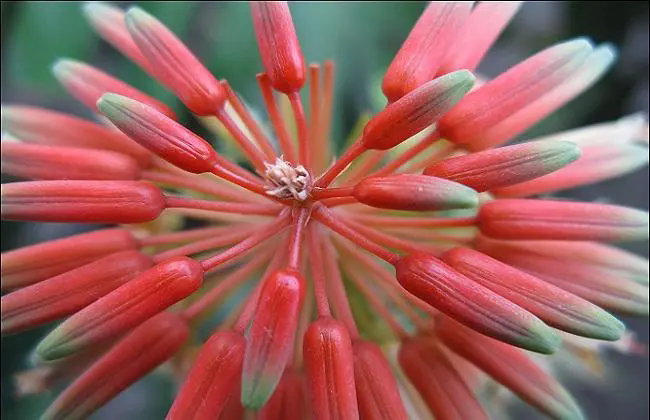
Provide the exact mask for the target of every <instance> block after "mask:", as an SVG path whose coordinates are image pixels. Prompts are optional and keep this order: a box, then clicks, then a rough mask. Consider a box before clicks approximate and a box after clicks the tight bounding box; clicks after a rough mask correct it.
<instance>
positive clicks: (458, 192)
mask: <svg viewBox="0 0 650 420" xmlns="http://www.w3.org/2000/svg"><path fill="white" fill-rule="evenodd" d="M352 195H353V196H354V198H356V199H357V200H358V201H359V202H361V203H363V204H366V205H368V206H372V207H378V208H382V209H391V210H413V211H430V210H449V209H467V208H475V207H477V206H478V194H477V193H476V191H474V190H473V189H471V188H468V187H466V186H464V185H462V184H457V183H456V182H452V181H448V180H446V179H441V178H436V177H432V176H426V175H415V174H402V175H393V176H386V177H371V178H365V179H363V180H362V181H361V182H359V183H358V184H357V185H355V186H354V190H353V193H352Z"/></svg>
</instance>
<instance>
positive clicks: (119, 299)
mask: <svg viewBox="0 0 650 420" xmlns="http://www.w3.org/2000/svg"><path fill="white" fill-rule="evenodd" d="M202 281H203V268H202V267H201V264H200V263H199V262H197V261H195V260H193V259H191V258H187V257H176V258H172V259H169V260H167V261H164V262H162V263H160V264H158V265H156V266H154V267H152V268H150V269H148V270H147V271H144V272H143V273H141V274H140V275H138V276H137V277H136V278H134V279H133V280H131V281H129V282H127V283H125V284H123V285H122V286H120V287H118V288H117V289H115V290H113V291H112V292H110V293H109V294H107V295H106V296H104V297H102V298H100V299H98V300H96V301H95V302H93V303H92V304H90V305H89V306H87V307H85V308H84V309H82V310H81V311H79V312H77V313H76V314H74V315H72V316H71V317H70V318H68V319H67V320H66V321H65V322H63V323H62V324H61V325H59V326H58V327H57V328H56V329H55V330H54V331H52V332H51V333H50V334H49V335H48V336H47V337H45V338H44V339H43V341H41V342H40V343H39V345H38V346H37V348H36V356H37V357H38V358H40V359H41V360H46V361H50V360H56V359H60V358H63V357H66V356H69V355H70V354H73V353H75V352H77V351H80V350H82V349H84V348H87V347H88V346H91V345H93V344H95V343H101V342H103V341H106V340H109V339H111V338H113V337H116V336H119V335H120V334H122V333H124V332H127V331H128V330H130V329H131V328H133V327H135V326H137V325H139V324H141V323H142V322H144V321H146V320H147V319H149V318H151V317H152V316H154V315H156V314H157V313H159V312H161V311H163V310H164V309H166V308H167V307H169V306H171V305H173V304H174V303H176V302H178V301H179V300H182V299H184V298H186V297H187V296H189V295H190V294H192V293H193V292H194V291H196V290H197V289H198V288H199V287H200V286H201V282H202Z"/></svg>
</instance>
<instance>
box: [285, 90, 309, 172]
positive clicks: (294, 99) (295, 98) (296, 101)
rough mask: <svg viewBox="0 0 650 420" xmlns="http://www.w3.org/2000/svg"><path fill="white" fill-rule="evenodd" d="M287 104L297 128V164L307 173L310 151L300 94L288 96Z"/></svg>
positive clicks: (295, 93)
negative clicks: (289, 106)
mask: <svg viewBox="0 0 650 420" xmlns="http://www.w3.org/2000/svg"><path fill="white" fill-rule="evenodd" d="M289 102H290V103H291V109H292V110H293V116H294V118H295V120H296V127H297V128H298V155H299V159H300V160H299V162H298V163H300V164H301V165H302V166H304V167H305V168H306V169H307V170H308V171H309V170H311V151H310V150H309V139H308V135H309V132H308V130H307V119H306V118H305V110H304V108H303V106H302V99H301V98H300V93H298V92H294V93H292V94H290V95H289Z"/></svg>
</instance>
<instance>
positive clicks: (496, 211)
mask: <svg viewBox="0 0 650 420" xmlns="http://www.w3.org/2000/svg"><path fill="white" fill-rule="evenodd" d="M477 223H478V227H479V228H480V229H481V232H482V233H484V234H485V235H487V236H491V237H494V238H499V239H561V240H573V241H634V240H644V239H648V213H646V212H644V211H641V210H636V209H631V208H628V207H621V206H614V205H607V204H599V203H577V202H566V201H545V200H523V199H521V200H520V199H502V200H495V201H491V202H489V203H486V204H485V205H483V206H481V209H480V210H479V213H478V217H477Z"/></svg>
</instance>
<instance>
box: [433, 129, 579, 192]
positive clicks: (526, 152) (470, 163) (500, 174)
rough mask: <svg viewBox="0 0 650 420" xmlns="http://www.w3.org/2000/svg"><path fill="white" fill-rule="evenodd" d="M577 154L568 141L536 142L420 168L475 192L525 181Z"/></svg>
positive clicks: (455, 158)
mask: <svg viewBox="0 0 650 420" xmlns="http://www.w3.org/2000/svg"><path fill="white" fill-rule="evenodd" d="M579 156H580V149H579V148H578V147H577V146H576V145H575V144H573V143H569V142H551V141H540V142H531V143H524V144H518V145H515V146H507V147H500V148H498V149H492V150H485V151H483V152H478V153H471V154H469V155H465V156H459V157H454V158H451V159H446V160H443V161H441V162H438V163H436V164H433V165H431V166H429V167H428V168H426V169H425V170H424V174H425V175H431V176H437V177H440V178H445V179H449V180H452V181H455V182H458V183H461V184H463V185H467V186H468V187H471V188H473V189H475V190H476V191H478V192H483V191H488V190H492V189H494V188H500V187H506V186H508V185H513V184H517V183H520V182H524V181H528V180H530V179H534V178H537V177H540V176H543V175H546V174H549V173H551V172H554V171H557V170H558V169H560V168H562V167H564V166H566V165H568V164H569V163H571V162H573V161H574V160H576V159H578V157H579Z"/></svg>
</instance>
